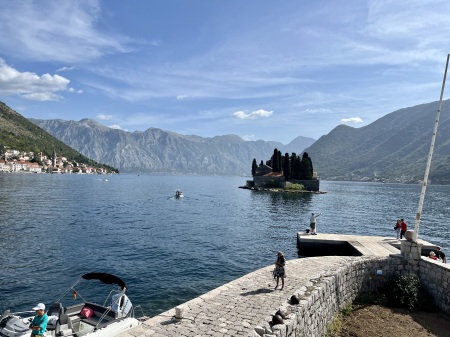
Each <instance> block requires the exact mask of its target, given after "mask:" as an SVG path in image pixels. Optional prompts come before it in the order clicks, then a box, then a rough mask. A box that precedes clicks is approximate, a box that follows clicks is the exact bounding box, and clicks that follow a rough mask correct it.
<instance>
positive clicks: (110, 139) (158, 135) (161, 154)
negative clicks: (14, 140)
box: [30, 119, 315, 176]
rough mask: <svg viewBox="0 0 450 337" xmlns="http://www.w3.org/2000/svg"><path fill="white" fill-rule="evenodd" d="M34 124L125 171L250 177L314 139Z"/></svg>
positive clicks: (90, 123)
mask: <svg viewBox="0 0 450 337" xmlns="http://www.w3.org/2000/svg"><path fill="white" fill-rule="evenodd" d="M30 121H32V122H33V123H35V124H36V125H38V126H39V127H41V128H43V129H44V130H46V131H47V132H49V133H50V134H51V135H53V136H54V137H56V138H58V139H60V140H61V141H63V142H64V143H66V144H67V145H69V146H71V147H73V148H74V149H77V150H78V151H80V152H81V153H83V154H84V155H85V156H87V157H89V158H92V159H94V160H96V161H99V162H102V163H108V164H109V165H111V166H113V167H117V168H119V170H120V172H142V173H168V174H204V175H239V176H250V175H251V166H252V161H253V159H257V161H258V163H259V162H260V161H261V160H263V161H264V162H265V161H266V160H268V159H270V157H271V156H272V154H273V150H274V149H275V148H277V149H278V150H280V151H281V152H282V153H285V152H289V153H292V152H295V153H297V154H300V153H302V152H303V150H304V149H305V148H306V147H308V146H310V145H311V144H313V143H314V141H315V140H314V139H312V138H307V137H301V136H299V137H297V138H295V139H294V140H293V141H292V142H290V143H289V144H288V145H284V144H282V143H279V142H266V141H262V140H258V141H244V140H243V139H242V138H240V137H239V136H236V135H225V136H216V137H212V138H203V137H199V136H195V135H181V134H178V133H175V132H171V131H164V130H161V129H157V128H150V129H148V130H146V131H135V132H128V131H123V130H118V129H112V128H109V127H106V126H104V125H101V124H99V123H97V122H96V121H94V120H92V119H82V120H80V121H66V120H60V119H56V120H39V119H30Z"/></svg>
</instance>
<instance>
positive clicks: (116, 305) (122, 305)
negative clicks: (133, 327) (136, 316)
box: [111, 293, 133, 318]
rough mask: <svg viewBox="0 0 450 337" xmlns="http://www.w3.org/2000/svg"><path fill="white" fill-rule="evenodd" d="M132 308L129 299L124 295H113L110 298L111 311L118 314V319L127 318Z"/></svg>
mask: <svg viewBox="0 0 450 337" xmlns="http://www.w3.org/2000/svg"><path fill="white" fill-rule="evenodd" d="M132 308H133V305H132V304H131V301H130V299H129V298H128V296H127V295H125V294H122V293H121V294H115V295H113V296H112V297H111V310H112V311H115V312H117V313H118V317H119V318H120V317H127V316H128V313H129V312H130V310H131V309H132Z"/></svg>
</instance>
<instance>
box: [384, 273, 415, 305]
mask: <svg viewBox="0 0 450 337" xmlns="http://www.w3.org/2000/svg"><path fill="white" fill-rule="evenodd" d="M391 295H392V296H391V298H392V300H394V301H395V302H394V303H393V304H397V305H398V304H400V305H401V306H404V307H407V308H408V310H409V311H413V310H414V309H415V308H417V306H418V304H419V300H420V280H419V278H418V277H417V275H414V274H410V275H402V276H400V277H398V278H396V279H394V280H393V282H392V287H391Z"/></svg>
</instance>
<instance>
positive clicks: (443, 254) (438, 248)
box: [435, 246, 447, 263]
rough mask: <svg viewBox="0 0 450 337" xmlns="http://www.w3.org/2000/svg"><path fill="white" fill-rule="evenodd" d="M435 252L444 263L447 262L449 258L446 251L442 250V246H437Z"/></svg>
mask: <svg viewBox="0 0 450 337" xmlns="http://www.w3.org/2000/svg"><path fill="white" fill-rule="evenodd" d="M435 254H436V257H437V258H438V259H440V260H442V263H447V258H446V257H445V253H444V252H443V251H441V247H439V246H437V247H436V251H435Z"/></svg>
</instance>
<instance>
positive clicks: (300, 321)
mask: <svg viewBox="0 0 450 337" xmlns="http://www.w3.org/2000/svg"><path fill="white" fill-rule="evenodd" d="M323 258H324V259H326V257H323ZM401 270H403V266H402V259H400V258H397V259H396V258H390V257H361V258H354V259H352V260H349V261H348V262H347V264H344V265H342V266H341V267H340V269H338V270H333V271H330V272H329V273H328V274H326V275H323V276H321V277H320V278H317V279H311V280H310V281H309V282H308V283H305V284H302V285H300V288H299V289H298V291H297V293H296V294H295V295H297V297H298V298H299V299H300V303H299V304H292V303H291V301H289V302H288V303H287V304H286V305H285V306H281V307H280V308H279V310H280V311H281V312H282V313H283V314H286V315H287V316H286V319H285V320H284V324H277V325H274V326H271V325H270V324H269V322H270V320H271V318H272V317H266V319H265V321H264V322H261V323H262V324H261V325H260V326H257V327H255V331H254V334H253V335H252V336H253V337H258V336H261V337H301V336H310V337H321V336H323V335H324V334H325V333H326V332H327V330H328V327H329V326H330V324H331V322H332V321H333V319H334V318H335V317H336V315H337V314H338V313H339V312H340V311H341V310H343V309H344V308H345V307H347V306H348V305H350V304H351V303H352V302H353V300H354V299H355V298H356V296H357V295H358V294H359V293H361V292H369V291H375V290H376V289H378V288H379V287H382V286H384V285H385V284H386V283H387V282H388V281H389V280H390V278H391V277H392V276H394V275H399V274H400V273H401ZM275 313H276V311H275V312H274V313H273V314H275Z"/></svg>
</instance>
